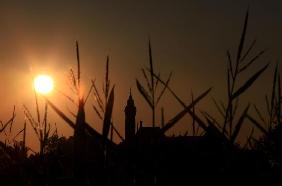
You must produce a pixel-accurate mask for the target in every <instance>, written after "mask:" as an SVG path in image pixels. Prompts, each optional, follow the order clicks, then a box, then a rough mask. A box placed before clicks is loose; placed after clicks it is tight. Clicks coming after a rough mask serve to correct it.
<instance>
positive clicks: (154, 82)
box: [136, 40, 172, 127]
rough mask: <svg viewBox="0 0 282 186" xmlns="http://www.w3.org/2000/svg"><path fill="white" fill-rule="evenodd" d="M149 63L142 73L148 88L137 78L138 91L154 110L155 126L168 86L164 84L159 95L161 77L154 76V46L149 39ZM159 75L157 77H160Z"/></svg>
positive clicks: (153, 122)
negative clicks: (158, 110) (160, 102)
mask: <svg viewBox="0 0 282 186" xmlns="http://www.w3.org/2000/svg"><path fill="white" fill-rule="evenodd" d="M149 65H150V67H149V68H148V69H146V70H145V69H144V68H142V74H143V76H144V78H145V81H146V86H147V90H146V89H145V88H144V86H143V85H142V84H141V83H140V82H139V80H138V79H136V85H137V89H138V91H139V92H140V93H141V95H142V96H143V98H144V99H145V100H146V102H147V103H148V105H149V106H150V108H151V110H152V125H153V127H155V117H156V116H155V112H156V107H157V105H158V103H159V101H160V100H161V98H162V96H163V95H164V92H165V90H166V88H167V86H164V87H163V89H162V90H161V91H160V93H159V95H158V96H157V88H158V84H159V79H158V78H157V79H156V78H154V75H155V71H154V64H153V57H152V48H151V42H150V40H149ZM159 76H160V75H158V76H157V77H159ZM171 76H172V73H170V75H169V77H168V79H167V80H166V83H165V84H166V85H168V84H169V81H170V79H171Z"/></svg>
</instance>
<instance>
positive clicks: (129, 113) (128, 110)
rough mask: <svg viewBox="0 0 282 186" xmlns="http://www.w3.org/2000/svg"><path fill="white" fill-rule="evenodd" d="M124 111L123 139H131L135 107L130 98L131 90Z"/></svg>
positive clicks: (133, 132) (133, 129)
mask: <svg viewBox="0 0 282 186" xmlns="http://www.w3.org/2000/svg"><path fill="white" fill-rule="evenodd" d="M124 112H125V140H131V139H132V138H133V137H134V135H135V115H136V107H135V105H134V100H133V99H132V95H131V90H130V95H129V97H128V100H127V105H126V107H125V109H124Z"/></svg>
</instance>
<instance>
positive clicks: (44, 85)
mask: <svg viewBox="0 0 282 186" xmlns="http://www.w3.org/2000/svg"><path fill="white" fill-rule="evenodd" d="M33 86H34V89H35V91H36V92H38V93H40V94H48V93H50V92H51V91H52V90H53V88H54V83H53V79H52V77H51V76H49V75H43V74H41V75H38V76H36V77H35V78H34V82H33Z"/></svg>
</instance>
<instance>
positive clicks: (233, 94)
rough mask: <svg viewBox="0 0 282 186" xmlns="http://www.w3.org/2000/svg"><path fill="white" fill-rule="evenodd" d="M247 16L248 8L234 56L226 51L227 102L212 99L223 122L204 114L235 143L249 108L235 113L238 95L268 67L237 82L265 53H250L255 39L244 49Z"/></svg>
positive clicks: (246, 107) (237, 105) (263, 51)
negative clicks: (240, 82) (241, 81)
mask: <svg viewBox="0 0 282 186" xmlns="http://www.w3.org/2000/svg"><path fill="white" fill-rule="evenodd" d="M248 17H249V10H247V12H246V15H245V21H244V26H243V31H242V33H241V39H240V42H239V45H238V49H237V52H236V53H237V54H236V57H233V56H232V54H231V52H230V51H229V50H227V52H226V54H227V62H228V63H227V70H226V74H227V103H226V104H224V103H223V102H220V103H219V102H217V101H216V100H213V101H214V104H215V106H216V108H217V110H218V111H219V113H220V115H221V117H222V118H223V122H222V123H221V122H219V121H217V120H216V119H215V118H213V117H211V116H210V115H208V114H205V117H206V118H207V119H209V120H210V121H213V123H217V124H218V125H217V126H218V127H219V129H220V130H221V131H222V134H223V135H225V136H226V137H227V138H228V139H229V140H230V141H231V142H232V143H235V141H236V139H237V137H238V135H239V133H240V130H241V128H242V125H243V123H244V121H245V118H246V116H247V113H248V110H249V108H250V104H248V105H247V106H245V108H244V110H243V112H242V113H241V114H240V115H238V114H237V111H238V107H239V99H240V96H241V95H243V94H244V93H245V92H246V91H247V90H249V88H250V87H251V86H252V85H253V83H254V82H255V81H256V80H257V79H258V78H259V77H260V76H261V74H262V73H263V72H264V71H265V70H266V69H267V67H268V64H266V65H264V66H263V67H261V68H260V69H259V70H258V71H256V72H255V73H253V74H252V75H251V76H250V78H249V79H247V80H243V83H242V84H241V85H240V84H239V83H238V81H239V80H242V78H241V76H242V74H243V73H245V72H247V71H248V70H249V69H250V67H251V66H252V65H253V64H254V63H255V62H256V61H257V60H258V59H259V58H260V57H261V56H262V55H263V54H264V53H265V50H261V51H260V52H258V53H256V54H254V55H250V54H251V53H252V50H253V48H254V46H255V44H256V40H254V41H253V42H252V43H251V44H250V46H249V47H248V48H246V49H245V40H246V33H247V26H248ZM249 73H250V72H249Z"/></svg>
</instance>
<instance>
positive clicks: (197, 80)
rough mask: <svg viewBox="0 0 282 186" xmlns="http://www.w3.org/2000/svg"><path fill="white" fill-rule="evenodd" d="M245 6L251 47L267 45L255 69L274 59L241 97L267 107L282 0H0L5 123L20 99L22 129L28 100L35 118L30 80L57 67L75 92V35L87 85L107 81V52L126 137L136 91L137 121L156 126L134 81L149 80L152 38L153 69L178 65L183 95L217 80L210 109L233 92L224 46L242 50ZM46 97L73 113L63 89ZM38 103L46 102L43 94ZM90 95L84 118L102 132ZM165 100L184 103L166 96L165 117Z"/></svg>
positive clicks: (173, 105)
mask: <svg viewBox="0 0 282 186" xmlns="http://www.w3.org/2000/svg"><path fill="white" fill-rule="evenodd" d="M248 4H249V5H250V19H249V29H248V34H247V41H248V44H250V42H251V40H253V39H257V45H256V47H255V50H254V51H256V52H258V51H260V50H261V49H268V52H267V53H266V55H265V56H264V57H263V58H261V60H259V61H257V63H256V64H255V65H254V67H253V69H254V71H255V70H257V69H259V68H260V67H261V66H263V65H264V64H266V63H267V62H269V61H271V62H272V65H271V66H270V68H269V69H268V70H267V71H266V73H265V74H263V75H262V76H261V77H260V79H259V81H258V82H256V83H255V85H254V86H253V87H252V89H251V91H249V93H247V94H246V95H244V100H245V101H246V102H250V103H257V104H258V105H259V106H261V107H262V108H263V106H264V102H263V99H264V95H265V94H266V93H268V92H269V91H270V89H271V85H270V82H271V81H270V80H271V75H272V72H273V67H274V64H275V62H276V61H277V60H278V61H279V60H280V59H281V57H282V56H281V51H282V50H281V48H282V46H281V43H282V34H281V33H282V11H281V10H282V2H280V1H276V0H269V1H259V0H257V1H256V0H253V1H251V0H250V1H245V0H216V1H210V0H182V1H172V0H171V1H168V0H159V1H157V0H155V1H149V0H148V1H147V0H143V1H139V2H137V1H129V0H126V1H114V0H111V1H107V0H106V1H90V0H89V1H70V0H65V1H8V0H7V1H1V2H0V28H1V29H0V41H1V42H0V68H1V74H0V80H1V92H0V99H1V107H0V119H1V120H3V121H6V120H8V119H9V117H10V115H11V114H12V110H13V105H16V111H17V117H16V121H15V125H14V133H16V132H17V131H19V130H20V128H22V127H23V109H22V105H23V104H25V105H27V107H28V108H29V109H30V110H31V111H32V113H33V114H34V116H35V110H34V105H35V101H34V94H33V91H32V78H33V77H34V76H35V75H36V74H39V73H47V74H50V75H51V76H53V78H54V81H55V87H56V89H57V90H59V91H63V92H65V93H66V94H68V95H71V91H70V90H69V87H68V73H69V70H70V68H75V67H76V66H75V65H76V56H75V41H76V40H78V42H79V47H80V57H81V65H82V81H83V87H84V90H87V89H88V88H89V86H90V81H91V79H96V82H97V85H98V87H99V88H101V86H102V81H103V78H104V72H105V62H106V56H107V55H109V56H110V78H111V83H113V84H115V85H116V92H115V96H116V97H115V105H114V116H113V121H114V124H115V125H116V126H117V128H118V129H119V130H120V131H121V133H122V134H123V133H124V131H123V130H124V128H123V127H124V126H123V125H124V107H125V104H126V100H127V97H128V95H129V89H130V88H131V89H132V94H133V97H134V99H135V104H136V106H137V117H136V121H137V122H139V121H140V120H142V121H144V123H145V124H150V123H151V120H150V118H151V115H150V111H149V107H148V105H146V103H145V102H144V100H143V98H142V97H141V95H140V94H139V93H138V91H137V89H136V85H135V79H136V78H138V79H139V80H140V81H142V82H144V79H143V76H142V73H141V70H140V69H141V68H142V67H146V66H148V38H149V37H150V38H151V43H152V50H153V60H154V64H155V67H156V69H157V70H156V71H160V72H161V75H162V77H167V76H168V74H169V73H170V72H171V71H172V72H173V78H172V80H171V83H170V85H171V87H172V88H173V89H174V90H175V92H176V93H177V94H178V95H179V96H180V97H181V98H182V99H183V100H184V101H186V102H188V101H189V100H191V91H192V90H193V92H194V94H195V95H197V94H200V93H201V92H203V91H204V90H206V89H207V88H209V87H213V90H212V92H211V94H210V95H209V96H208V97H207V98H206V99H205V100H204V101H203V102H202V103H201V104H200V105H199V108H200V109H201V110H206V111H210V112H212V113H213V112H214V108H215V107H214V106H213V105H212V101H211V97H214V98H216V99H221V100H224V99H225V96H226V92H225V74H226V73H225V67H226V65H225V64H226V62H227V58H226V50H227V49H230V50H231V51H232V54H233V55H235V54H236V49H237V46H238V42H239V38H240V33H241V29H242V25H243V20H244V15H245V12H246V9H247V6H248ZM254 71H253V72H254ZM246 77H248V74H246ZM49 98H50V100H52V101H53V102H54V103H56V104H57V105H58V106H59V107H60V108H61V109H62V110H63V111H64V112H66V113H68V112H69V111H68V108H69V110H72V111H75V109H73V108H74V107H73V105H71V104H70V103H69V102H68V100H66V99H64V98H63V97H62V96H60V95H59V94H58V92H57V91H55V92H53V93H51V94H50V95H49ZM40 101H41V102H40V104H41V105H42V109H43V103H44V102H43V99H41V100H40ZM93 102H94V99H92V98H91V99H90V100H89V102H88V105H87V108H88V109H87V116H86V117H87V120H88V121H89V123H91V124H92V126H93V127H94V128H96V129H97V130H98V131H101V127H102V124H101V122H100V121H99V120H98V119H97V117H96V115H95V113H94V111H93V110H91V104H92V103H93ZM245 104H246V103H244V102H242V105H245ZM162 106H163V107H164V108H165V119H166V121H167V120H168V119H170V118H171V117H173V116H174V115H175V114H176V113H177V112H179V111H180V110H181V106H180V105H179V104H178V103H177V102H176V101H175V100H174V98H173V97H171V96H170V95H169V94H166V95H165V96H164V99H163V101H162V102H161V103H160V106H159V107H158V109H157V119H158V120H159V119H160V108H161V107H162ZM49 114H50V119H51V120H52V123H54V122H56V123H57V125H58V130H59V134H60V135H71V134H72V130H71V129H70V128H69V127H68V126H67V125H66V124H65V123H64V122H63V121H62V120H61V119H60V118H58V117H57V116H55V114H54V112H53V111H51V109H50V111H49ZM188 118H189V117H186V118H184V119H183V120H182V122H180V123H179V124H178V125H177V126H176V127H175V128H173V130H172V131H171V134H173V133H174V134H176V135H178V134H184V133H185V132H186V131H187V129H188V127H187V126H188V125H187V124H188V123H189V119H188ZM246 130H247V129H246ZM246 133H248V131H246ZM28 136H29V139H28V144H29V145H30V146H31V147H32V148H34V149H36V146H38V144H37V142H36V141H35V138H34V132H33V131H32V130H31V128H30V125H29V131H28Z"/></svg>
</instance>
